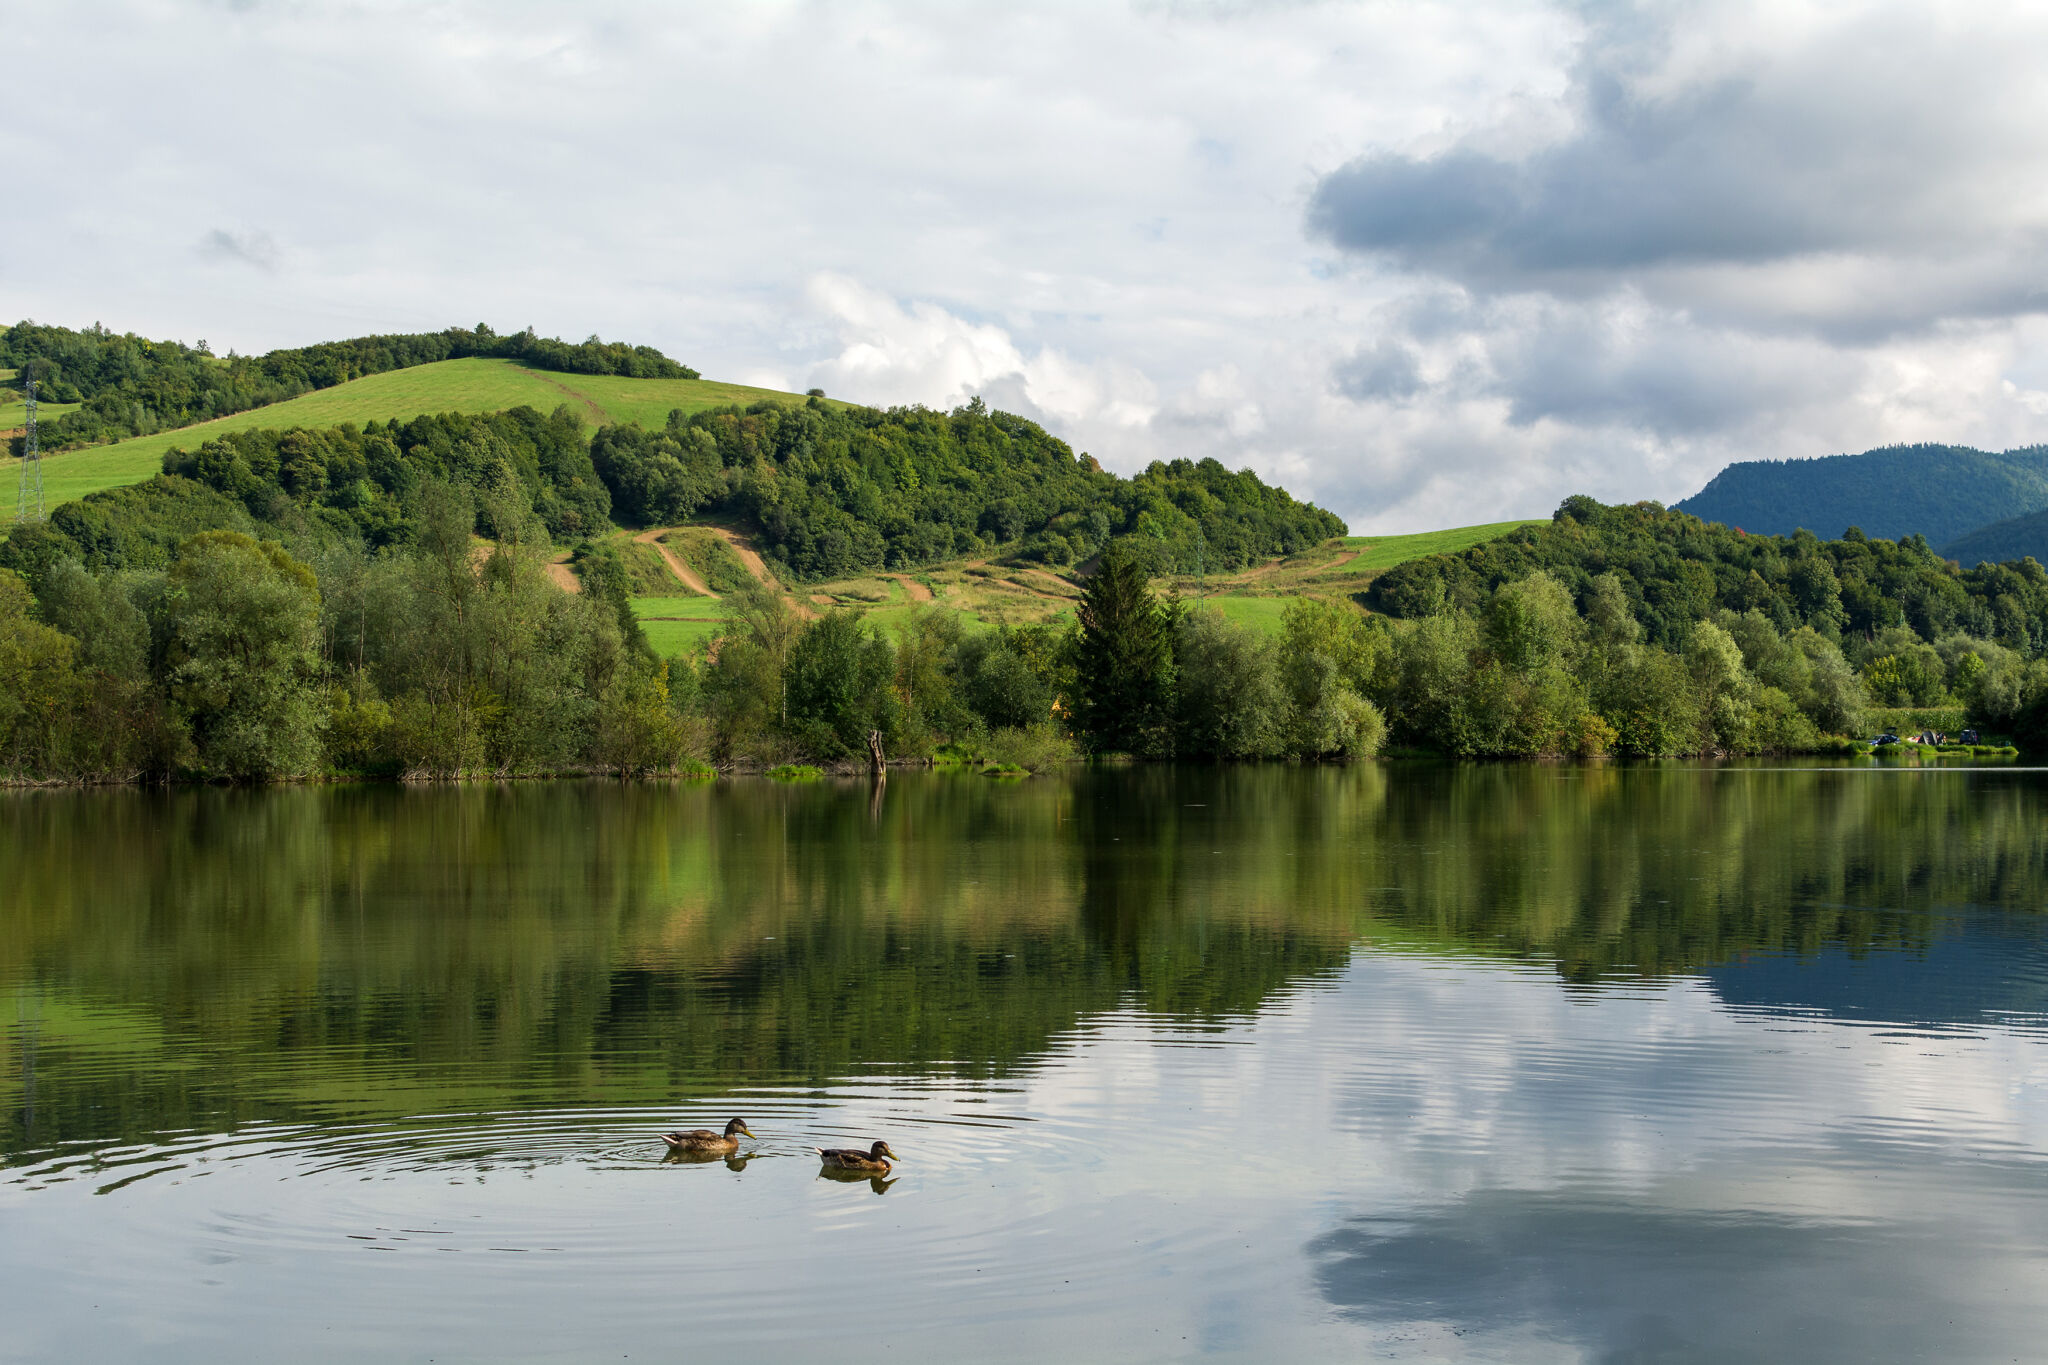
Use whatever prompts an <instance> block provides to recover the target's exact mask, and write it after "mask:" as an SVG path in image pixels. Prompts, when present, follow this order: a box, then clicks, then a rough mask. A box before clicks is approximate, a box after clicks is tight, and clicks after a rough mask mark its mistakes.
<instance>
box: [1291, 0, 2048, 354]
mask: <svg viewBox="0 0 2048 1365" xmlns="http://www.w3.org/2000/svg"><path fill="white" fill-rule="evenodd" d="M1731 28H1732V31H1731ZM1997 31H1998V29H1997V25H1995V24H1986V25H1984V26H1982V27H1978V26H1974V25H1971V26H1957V25H1952V24H1945V23H1941V22H1939V21H1937V20H1936V19H1935V18H1934V17H1933V16H1932V15H1931V14H1930V13H1926V12H1921V11H1917V10H1912V9H1907V8H1903V7H1891V6H1871V7H1864V8H1859V9H1856V10H1850V11H1843V12H1838V13H1837V14H1836V15H1831V16H1830V17H1829V19H1828V20H1827V21H1825V22H1815V23H1811V24H1808V25H1804V26H1799V25H1792V24H1788V25H1786V31H1785V33H1784V34H1783V35H1782V36H1781V35H1778V34H1774V33H1772V32H1771V31H1770V25H1769V22H1768V20H1767V18H1765V17H1764V16H1761V15H1758V14H1757V13H1756V12H1753V11H1752V12H1749V14H1748V15H1746V16H1739V17H1737V19H1736V21H1735V22H1734V24H1733V25H1732V26H1731V23H1730V16H1729V14H1728V13H1727V12H1726V11H1725V10H1722V9H1721V8H1720V7H1712V6H1709V7H1702V6H1683V7H1672V6H1663V5H1654V4H1650V5H1626V6H1617V7H1600V8H1596V9H1592V10H1589V12H1588V28H1587V32H1586V35H1585V38H1584V41H1583V43H1582V46H1581V51H1580V55H1579V57H1578V60H1577V61H1576V63H1575V65H1574V67H1573V69H1572V72H1571V77H1570V84H1569V88H1568V92H1567V94H1566V97H1565V108H1566V109H1567V111H1568V112H1569V114H1570V116H1571V121H1572V126H1571V129H1570V131H1569V132H1568V133H1567V134H1566V135H1564V136H1561V137H1558V138H1556V139H1554V140H1552V141H1549V142H1547V143H1544V144H1542V145H1540V146H1537V147H1535V148H1533V149H1529V150H1526V151H1521V152H1507V151H1502V150H1497V149H1496V144H1498V143H1500V142H1502V141H1503V140H1505V139H1504V134H1505V133H1506V132H1508V131H1511V130H1505V129H1502V128H1499V127H1495V128H1481V129H1474V130H1473V131H1471V132H1470V133H1468V134H1467V135H1466V136H1464V137H1462V138H1458V139H1456V140H1454V141H1452V142H1451V143H1450V144H1449V145H1447V146H1444V147H1442V148H1441V149H1438V150H1435V151H1432V152H1428V153H1424V154H1407V153H1400V152H1395V151H1390V150H1383V149H1382V150H1374V151H1370V152H1367V153H1366V154H1364V155H1362V156H1360V157H1358V158H1357V159H1355V160H1353V161H1352V162H1350V163H1349V164H1347V165H1345V166H1343V167H1341V168H1339V169H1337V170H1335V171H1333V172H1331V173H1330V174H1328V175H1326V176H1324V177H1323V178H1322V179H1321V180H1320V181H1319V182H1318V183H1317V185H1316V187H1315V189H1314V191H1313V193H1312V195H1311V197H1310V200H1309V205H1308V225H1309V228H1310V231H1311V232H1312V233H1314V234H1315V235H1317V236H1319V237H1321V238H1323V239H1326V240H1328V241H1330V242H1333V243H1335V244H1336V245H1338V246H1340V247H1342V248H1344V249H1345V250H1347V251H1352V252H1358V253H1367V254H1370V255H1373V256H1375V257H1377V258H1380V259H1383V260H1385V261H1387V262H1389V263H1391V264H1393V265H1395V266H1397V267H1399V268H1401V269H1403V270H1407V271H1413V272H1421V273H1424V274H1429V275H1436V276H1440V277H1444V278H1447V279H1451V280H1455V281H1456V282H1458V283H1459V284H1461V285H1463V286H1464V287H1466V288H1470V289H1475V290H1480V291H1484V292H1514V291H1527V290H1540V291H1543V292H1548V293H1551V294H1554V295H1557V296H1561V297H1584V296H1588V295H1597V294H1600V293H1603V292H1606V291H1609V290H1612V289H1614V288H1616V287H1618V286H1620V285H1623V284H1635V285H1637V286H1639V287H1642V288H1643V289H1645V291H1646V292H1647V293H1648V294H1649V295H1650V296H1651V297H1653V298H1656V299H1658V300H1659V301H1662V302H1665V303H1668V304H1674V305H1677V306H1682V307H1687V308H1692V309H1695V310H1698V311H1700V312H1702V313H1705V314H1709V315H1723V316H1734V317H1737V318H1739V319H1742V320H1746V321H1749V322H1762V321H1764V320H1772V321H1777V322H1783V321H1785V320H1791V321H1794V322H1797V323H1800V324H1803V325H1809V326H1815V327H1819V328H1822V329H1824V330H1825V329H1828V328H1830V327H1836V326H1839V327H1842V328H1846V329H1848V330H1850V331H1852V332H1858V331H1860V332H1869V331H1872V330H1879V331H1882V330H1914V329H1923V330H1924V329H1926V328H1928V327H1931V326H1933V325H1935V324H1937V323H1939V322H1941V321H1943V320H1945V319H1949V318H1957V317H2004V316H2010V315H2013V314H2018V313H2027V312H2034V311H2038V310H2040V309H2042V308H2043V307H2044V306H2048V295H2044V293H2043V290H2042V283H2043V282H2042V277H2041V272H2040V271H2039V269H2038V266H2037V264H2036V262H2037V261H2038V259H2039V253H2040V249H2041V247H2042V246H2043V244H2044V242H2048V214H2044V213H2043V212H2042V210H2041V209H2040V208H2039V207H2038V206H2036V205H2035V204H2034V203H2033V202H2032V201H2031V200H2030V198H2028V197H2026V196H2016V195H2008V194H2001V193H1999V192H1998V191H1997V189H1996V186H1997V185H1998V184H1999V183H2000V182H2001V181H2003V180H2006V179H2007V178H2008V177H2010V176H2012V175H2014V174H2017V173H2021V168H2022V167H2025V168H2027V170H2028V172H2029V173H2031V172H2038V171H2039V170H2040V169H2042V168H2043V165H2044V162H2048V140H2044V139H2043V138H2042V137H2040V136H2036V135H2028V134H2025V133H2023V132H2021V131H2020V130H2019V129H2017V127H2016V124H2015V120H2014V117H2013V115H2014V112H2015V111H2014V109H2013V108H2012V107H2011V105H2010V104H2005V105H2003V106H2001V103H2000V101H1999V99H1998V98H1997V97H1996V96H1994V95H1993V94H1992V93H1991V92H1993V91H1997V90H2001V89H2010V88H2011V87H2010V86H2009V85H2008V81H2009V80H2010V79H2011V78H2012V77H2013V76H2014V74H2015V72H2014V68H2013V64H2012V54H2011V45H2001V44H2000V43H1999V41H1998V38H1997ZM2010 37H2011V39H2012V40H2013V44H2012V45H2016V46H2018V47H2019V48H2020V49H2021V50H2023V51H2024V50H2030V44H2029V42H2028V40H2029V39H2032V40H2033V43H2036V44H2037V43H2038V42H2039V40H2040V38H2041V34H2040V32H2039V31H2038V29H2035V30H2034V31H2032V32H2028V31H2027V30H2025V29H2015V30H2012V31H2011V32H2010ZM1702 53H1706V54H1707V55H1705V56H1702ZM1856 261H1864V262H1870V263H1874V264H1876V265H1877V267H1878V268H1876V269H1872V270H1867V271H1865V272H1864V273H1863V277H1862V278H1861V280H1860V281H1859V285H1860V287H1858V288H1855V289H1845V290H1841V291H1836V292H1835V293H1834V294H1833V295H1831V296H1826V297H1809V298H1805V299H1800V298H1796V297H1784V296H1785V295H1792V294H1796V293H1798V292H1799V291H1798V290H1797V289H1796V288H1792V289H1788V288H1785V287H1784V284H1785V283H1786V282H1784V281H1777V282H1776V283H1777V286H1778V287H1777V288H1776V289H1775V290H1772V289H1769V288H1766V289H1765V290H1762V291H1758V290H1755V289H1750V290H1745V289H1744V288H1743V283H1744V281H1743V278H1742V277H1743V276H1744V275H1748V276H1751V277H1754V276H1755V275H1756V274H1757V273H1758V272H1768V271H1770V270H1771V269H1772V268H1774V267H1781V266H1796V267H1799V268H1801V269H1811V270H1813V271H1814V272H1815V273H1816V274H1824V273H1825V272H1826V271H1828V270H1831V269H1832V270H1840V269H1841V268H1842V266H1843V263H1844V262H1856ZM1771 292H1776V293H1777V294H1779V295H1780V297H1777V298H1775V299H1773V298H1768V297H1764V298H1759V297H1756V295H1757V294H1758V293H1764V294H1769V293H1771ZM1873 296H1874V297H1873Z"/></svg>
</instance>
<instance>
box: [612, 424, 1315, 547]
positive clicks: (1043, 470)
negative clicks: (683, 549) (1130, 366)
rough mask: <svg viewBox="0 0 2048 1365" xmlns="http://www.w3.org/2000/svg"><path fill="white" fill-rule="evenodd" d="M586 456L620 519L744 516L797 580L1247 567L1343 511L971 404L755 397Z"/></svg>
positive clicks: (1305, 540)
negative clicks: (872, 404)
mask: <svg viewBox="0 0 2048 1365" xmlns="http://www.w3.org/2000/svg"><path fill="white" fill-rule="evenodd" d="M591 456H592V459H593V461H594V463H595V465H596V468H597V470H598V473H599V475H600V476H601V477H602V478H603V479H604V481H605V484H606V486H607V487H608V488H609V489H610V490H611V494H612V499H613V505H614V506H615V507H616V508H617V509H618V515H619V516H620V518H621V519H622V520H624V521H626V522H628V523H629V524H633V525H644V526H654V525H664V524H667V523H670V522H674V521H678V520H681V519H682V518H685V517H688V516H693V515H700V514H703V515H717V516H725V517H732V518H736V519H738V520H740V521H742V522H744V523H746V524H747V525H748V526H749V528H750V529H752V530H753V531H754V533H755V535H756V536H757V537H758V539H759V541H760V543H761V545H762V547H763V549H764V551H765V552H766V553H767V554H768V555H769V556H770V557H772V558H774V559H775V560H777V561H779V563H780V564H781V565H782V566H783V567H784V568H785V569H787V571H788V572H789V574H790V575H791V576H792V577H795V578H798V579H819V578H840V577H846V576H849V575H851V574H854V573H857V572H860V571H863V570H872V569H877V568H891V569H907V568H912V567H915V566H917V565H920V564H929V563H933V562H935V561H938V560H944V559H951V558H956V557H960V556H965V555H971V554H987V553H992V552H995V551H998V550H1005V549H1007V550H1015V551H1021V552H1022V553H1024V554H1027V555H1029V556H1032V557H1034V558H1037V559H1039V560H1041V561H1043V562H1046V563H1050V564H1058V565H1065V564H1072V563H1077V562H1080V561H1082V560H1085V559H1087V558H1089V557H1090V556H1092V555H1095V554H1097V553H1099V552H1100V551H1101V550H1102V548H1103V547H1104V546H1105V545H1106V544H1108V543H1109V542H1110V541H1112V540H1116V539H1128V540H1129V541H1131V542H1132V552H1133V553H1135V554H1140V555H1141V556H1142V561H1143V563H1144V564H1145V565H1146V566H1147V567H1148V568H1149V569H1150V570H1152V571H1154V572H1163V571H1167V570H1179V569H1185V570H1188V571H1192V570H1194V569H1195V568H1196V567H1197V565H1198V564H1200V565H1202V566H1204V567H1207V568H1209V569H1212V570H1222V569H1230V568H1242V567H1244V566H1245V565H1248V564H1251V563H1253V562H1256V561H1258V560H1262V559H1265V558H1268V557H1270V556H1273V555H1279V554H1289V553H1293V552H1294V551H1297V550H1302V549H1306V548H1308V547H1309V546H1311V545H1315V544H1318V543H1320V542H1322V541H1324V540H1327V539H1328V538H1329V537H1331V536H1333V535H1339V534H1342V532H1343V530H1344V526H1343V523H1342V522H1340V521H1338V520H1337V518H1335V517H1333V516H1331V515H1330V514H1329V513H1327V512H1324V511H1322V510H1321V509H1319V508H1316V507H1312V506H1308V505H1306V504H1302V503H1297V502H1296V501H1294V499H1292V498H1291V497H1289V496H1288V495H1287V494H1286V493H1285V492H1284V491H1282V490H1280V489H1278V488H1273V487H1270V486H1268V485H1267V484H1265V483H1262V482H1261V481H1260V480H1259V479H1258V478H1257V477H1256V476H1254V475H1253V474H1251V473H1250V472H1249V471H1240V472H1238V473H1234V474H1233V473H1231V472H1230V471H1228V470H1226V469H1225V468H1224V467H1223V466H1222V465H1221V464H1219V463H1217V462H1216V461H1214V460H1204V461H1202V462H1201V463H1199V464H1196V463H1192V462H1190V461H1187V460H1175V461H1173V462H1172V463H1170V464H1165V463H1155V464H1154V465H1152V466H1151V467H1150V468H1148V469H1147V470H1146V471H1145V472H1144V473H1142V474H1140V475H1138V476H1137V477H1136V478H1133V479H1129V480H1124V479H1119V478H1117V477H1115V476H1114V475H1110V474H1105V473H1103V472H1102V470H1101V469H1100V468H1099V467H1098V466H1097V465H1096V464H1095V462H1094V461H1093V460H1091V459H1089V458H1088V457H1086V456H1081V457H1079V458H1076V457H1075V455H1074V454H1073V452H1072V451H1071V450H1070V449H1068V447H1067V446H1066V444H1065V443H1064V442H1061V441H1059V440H1056V439H1055V438H1053V437H1052V436H1050V435H1048V434H1047V433H1046V432H1045V431H1044V430H1043V429H1042V428H1040V427H1038V426H1037V425H1036V424H1034V423H1032V422H1028V421H1026V420H1024V419H1023V418H1021V417H1015V416H1012V415H1010V414H1008V413H1003V412H990V411H988V410H987V409H986V408H984V407H983V406H982V405H981V403H980V402H979V400H976V401H975V402H972V403H969V404H967V405H966V406H964V407H961V408H958V409H955V410H954V411H953V412H951V413H939V412H932V411H930V410H928V409H924V408H892V409H889V410H888V411H878V410H875V409H871V408H848V407H831V406H828V405H826V404H824V403H822V402H813V403H810V404H808V405H806V406H803V407H788V406H784V405H780V404H774V403H757V404H755V405H753V406H752V407H749V408H745V409H740V408H727V409H722V410H718V411H710V412H698V413H695V414H690V415H685V414H683V413H681V412H677V413H674V414H672V415H671V416H670V418H669V421H668V425H667V426H666V427H665V428H664V429H663V430H661V431H659V432H648V431H643V430H641V429H640V428H638V427H611V428H607V429H605V430H604V431H601V432H600V433H599V434H598V436H597V437H596V438H595V439H594V441H593V442H592V448H591Z"/></svg>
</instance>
